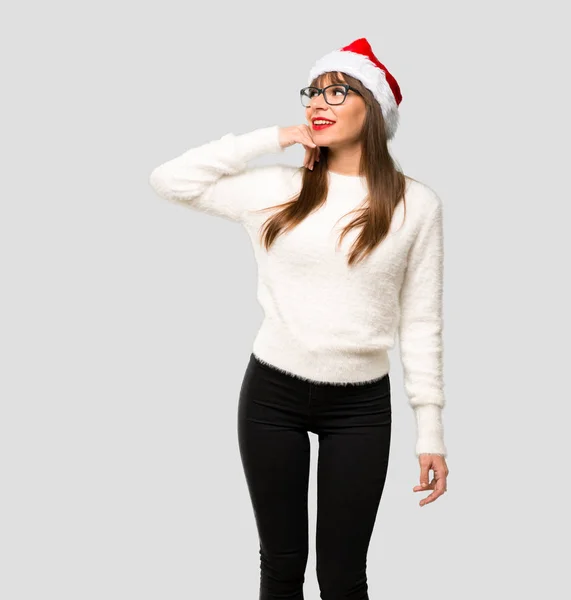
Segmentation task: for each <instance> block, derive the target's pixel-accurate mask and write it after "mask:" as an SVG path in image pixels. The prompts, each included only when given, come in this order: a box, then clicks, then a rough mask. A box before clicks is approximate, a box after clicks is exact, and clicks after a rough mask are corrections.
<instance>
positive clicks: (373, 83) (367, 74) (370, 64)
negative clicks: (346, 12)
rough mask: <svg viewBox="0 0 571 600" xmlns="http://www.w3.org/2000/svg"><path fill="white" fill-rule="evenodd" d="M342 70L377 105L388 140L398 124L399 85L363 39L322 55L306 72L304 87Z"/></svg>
mask: <svg viewBox="0 0 571 600" xmlns="http://www.w3.org/2000/svg"><path fill="white" fill-rule="evenodd" d="M328 71H342V72H343V73H347V75H351V76H352V77H355V78H356V79H358V80H359V81H360V82H361V83H362V84H363V85H364V86H365V87H366V88H367V89H368V90H370V91H371V92H372V94H373V96H374V97H375V99H376V100H377V102H378V103H379V105H380V107H381V111H382V113H383V117H384V120H385V125H386V133H387V139H389V140H390V139H392V138H393V137H394V135H395V133H396V130H397V127H398V124H399V112H398V107H399V104H400V103H401V100H402V95H401V91H400V88H399V84H398V83H397V81H396V79H395V78H394V77H393V76H392V75H391V73H390V72H389V70H388V69H387V68H386V67H385V65H383V63H381V62H380V61H379V59H378V58H377V57H376V56H375V55H374V54H373V50H372V48H371V45H370V44H369V42H368V41H367V39H366V38H359V39H358V40H355V41H354V42H351V43H350V44H349V45H348V46H344V47H343V48H339V49H338V50H334V51H333V52H329V53H328V54H326V55H325V56H322V57H321V58H320V59H319V60H318V61H317V62H316V63H315V65H314V66H313V67H312V69H311V70H310V72H309V80H308V85H311V82H312V81H313V80H314V79H315V78H316V77H317V76H318V75H321V74H322V73H326V72H328Z"/></svg>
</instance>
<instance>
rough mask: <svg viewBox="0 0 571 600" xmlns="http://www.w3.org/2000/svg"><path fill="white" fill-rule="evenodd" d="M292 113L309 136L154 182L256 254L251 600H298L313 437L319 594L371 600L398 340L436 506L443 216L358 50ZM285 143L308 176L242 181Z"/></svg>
mask: <svg viewBox="0 0 571 600" xmlns="http://www.w3.org/2000/svg"><path fill="white" fill-rule="evenodd" d="M301 98H302V104H303V105H304V106H305V107H306V108H305V117H306V120H307V122H308V123H309V125H305V124H304V125H298V126H292V127H279V126H277V125H275V126H272V127H265V128H261V129H256V130H254V131H251V132H249V133H245V134H242V135H234V134H227V135H225V136H223V137H222V138H220V139H218V140H215V141H212V142H209V143H207V144H204V145H202V146H199V147H196V148H192V149H190V150H188V151H187V152H185V153H184V154H183V155H181V156H179V157H177V158H175V159H173V160H171V161H169V162H166V163H165V164H163V165H161V166H159V167H157V168H156V169H155V170H154V171H153V173H152V174H151V177H150V183H151V185H152V187H153V188H154V190H155V191H156V192H157V194H159V195H160V196H161V197H164V198H167V199H169V200H173V201H175V202H181V203H184V204H186V205H187V206H189V207H191V208H193V209H196V210H200V211H203V212H207V213H211V214H214V215H218V216H220V217H223V218H227V219H230V220H233V221H236V222H239V223H241V224H242V225H243V226H244V227H245V228H246V230H247V232H248V234H249V236H250V238H251V241H252V244H253V247H254V252H255V257H256V261H257V264H258V276H259V283H258V299H259V302H260V304H261V306H262V308H263V309H264V320H263V323H262V325H261V327H260V330H259V332H258V334H257V337H256V339H255V341H254V343H253V349H252V353H251V356H250V361H249V364H248V367H247V369H246V373H245V377H244V380H243V383H242V388H241V392H240V399H239V406H238V439H239V447H240V453H241V458H242V464H243V466H244V472H245V476H246V479H247V484H248V488H249V492H250V497H251V500H252V505H253V509H254V514H255V518H256V525H257V528H258V533H259V540H260V557H261V582H260V599H261V600H270V599H274V598H286V597H287V598H291V599H292V600H293V599H303V591H302V586H303V582H304V577H305V568H306V563H307V557H308V506H307V493H308V481H309V462H310V442H309V437H308V432H309V431H311V432H313V433H315V434H317V435H318V436H319V461H318V474H317V478H318V481H317V485H318V506H317V539H316V555H317V577H318V582H319V586H320V590H321V597H322V598H323V599H324V600H333V599H338V598H355V599H357V598H359V599H367V598H368V592H367V589H368V586H367V576H366V555H367V551H368V546H369V542H370V538H371V534H372V531H373V526H374V522H375V519H376V514H377V509H378V506H379V502H380V498H381V494H382V491H383V487H384V483H385V478H386V473H387V467H388V460H389V448H390V436H391V390H390V379H389V359H388V354H387V351H388V350H389V349H390V348H391V347H392V346H393V344H394V339H395V335H396V334H397V332H398V334H399V340H400V355H401V358H402V364H403V373H404V377H405V388H406V392H407V395H408V397H409V400H410V404H411V406H412V407H413V408H414V411H415V415H416V423H417V433H418V437H417V443H416V452H415V453H416V456H417V457H418V459H419V463H420V484H419V485H417V486H415V487H414V488H413V490H414V491H415V492H416V491H423V490H425V491H429V490H431V491H432V493H431V494H430V495H429V496H428V497H426V498H424V499H422V500H421V501H420V505H421V506H424V505H426V504H428V503H429V502H433V501H434V500H435V499H436V498H438V497H439V496H440V495H442V494H443V493H444V491H446V478H447V475H448V472H449V471H448V467H447V465H446V461H445V457H446V454H447V451H446V447H445V445H444V440H443V427H442V420H441V410H442V408H443V407H444V394H443V381H442V379H443V378H442V272H443V268H442V265H443V238H442V202H441V200H440V198H439V197H438V196H437V195H436V193H435V192H434V191H433V190H432V189H431V188H429V187H428V186H426V185H424V184H422V183H420V182H418V181H416V180H413V179H412V178H410V177H405V176H404V174H402V173H401V172H399V171H398V170H397V169H396V168H395V165H394V162H393V160H392V158H391V156H390V154H389V151H388V148H387V141H388V140H390V139H391V138H392V137H393V136H394V134H395V132H396V129H397V125H398V105H399V104H400V101H401V99H402V96H401V92H400V89H399V86H398V84H397V82H396V80H395V79H394V77H393V76H392V75H391V74H390V73H389V71H388V69H387V68H386V67H385V66H384V65H383V64H382V63H380V62H379V60H378V59H377V58H376V57H375V55H374V54H373V52H372V49H371V47H370V45H369V43H368V42H367V40H366V39H365V38H361V39H359V40H356V41H354V42H353V43H352V44H350V45H349V46H345V47H344V48H341V49H339V50H336V51H334V52H330V53H329V54H327V55H325V56H324V57H322V58H321V59H320V60H319V61H318V62H317V63H316V64H315V66H314V67H313V68H312V70H311V72H310V78H309V87H306V88H304V89H303V90H301ZM293 144H302V145H303V146H304V148H305V150H306V152H305V160H304V166H303V167H292V166H287V165H282V164H274V165H270V166H262V167H255V168H247V162H248V161H249V160H250V159H252V158H255V157H256V156H260V155H262V154H265V153H271V152H274V153H280V152H283V151H284V150H285V148H287V147H289V146H292V145H293ZM268 213H270V214H269V215H268ZM430 470H432V471H433V473H434V477H433V479H432V481H431V482H429V481H428V480H429V471H430Z"/></svg>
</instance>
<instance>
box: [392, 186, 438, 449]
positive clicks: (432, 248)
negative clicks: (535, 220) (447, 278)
mask: <svg viewBox="0 0 571 600" xmlns="http://www.w3.org/2000/svg"><path fill="white" fill-rule="evenodd" d="M434 199H435V202H434V205H433V206H432V207H431V208H430V209H429V211H428V214H427V215H425V216H424V217H423V221H422V223H421V225H420V228H419V230H418V233H417V235H416V238H415V240H414V242H413V244H412V246H411V249H410V253H409V256H408V264H407V268H406V271H405V278H404V281H403V286H402V289H401V293H400V303H401V318H400V324H399V340H400V354H401V360H402V365H403V377H404V386H405V391H406V393H407V396H408V398H409V402H410V404H411V406H412V408H413V409H414V412H415V416H416V425H417V442H416V455H417V456H420V454H424V453H428V454H441V455H442V456H446V455H447V449H446V446H445V443H444V432H443V425H442V409H443V408H444V405H445V396H444V390H443V387H444V383H443V364H442V363H443V360H442V358H443V347H442V330H443V322H442V298H443V293H442V292H443V263H444V248H443V223H442V201H441V200H440V198H439V197H438V196H436V195H435V196H434Z"/></svg>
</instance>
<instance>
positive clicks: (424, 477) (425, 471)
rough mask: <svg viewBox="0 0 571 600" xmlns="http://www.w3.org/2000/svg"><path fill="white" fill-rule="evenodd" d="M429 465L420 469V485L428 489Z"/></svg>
mask: <svg viewBox="0 0 571 600" xmlns="http://www.w3.org/2000/svg"><path fill="white" fill-rule="evenodd" d="M429 467H430V465H428V464H426V463H425V464H423V465H421V467H420V485H421V486H422V487H428V475H429V471H430V468H429Z"/></svg>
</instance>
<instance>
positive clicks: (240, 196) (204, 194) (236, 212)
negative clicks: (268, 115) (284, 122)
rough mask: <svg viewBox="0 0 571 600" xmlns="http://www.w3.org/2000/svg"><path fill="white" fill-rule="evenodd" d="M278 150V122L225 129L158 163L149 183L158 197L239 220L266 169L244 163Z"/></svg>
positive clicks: (259, 188)
mask: <svg viewBox="0 0 571 600" xmlns="http://www.w3.org/2000/svg"><path fill="white" fill-rule="evenodd" d="M283 151H284V148H282V147H281V146H280V143H279V126H278V125H273V126H271V127H264V128H260V129H255V130H253V131H250V132H248V133H244V134H241V135H235V134H233V133H228V134H226V135H224V136H222V137H221V138H220V139H217V140H213V141H210V142H207V143H206V144H203V145H201V146H197V147H195V148H191V149H190V150H187V151H186V152H185V153H184V154H182V155H180V156H178V157H176V158H173V159H172V160H170V161H168V162H165V163H163V164H161V165H159V166H158V167H156V168H155V169H154V170H153V171H152V172H151V174H150V177H149V183H150V185H151V187H152V188H153V190H154V191H155V192H156V193H157V194H158V195H159V196H160V197H162V198H165V199H167V200H171V201H173V202H177V203H182V204H185V205H187V206H188V207H189V208H192V209H196V210H198V211H202V212H205V213H209V214H212V215H216V216H220V217H223V218H225V219H229V220H231V221H238V222H240V221H241V220H242V216H243V214H244V210H245V209H246V208H247V207H248V206H249V202H251V199H252V197H253V196H254V195H255V194H256V193H258V194H259V193H262V192H263V191H264V187H265V186H267V182H262V181H261V177H262V175H263V174H264V173H266V172H268V169H267V168H264V167H257V168H250V169H246V165H247V163H248V161H249V160H251V159H253V158H256V157H258V156H261V155H263V154H266V153H280V152H283ZM266 192H267V190H266Z"/></svg>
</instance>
